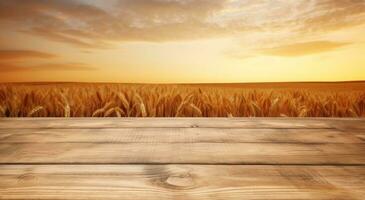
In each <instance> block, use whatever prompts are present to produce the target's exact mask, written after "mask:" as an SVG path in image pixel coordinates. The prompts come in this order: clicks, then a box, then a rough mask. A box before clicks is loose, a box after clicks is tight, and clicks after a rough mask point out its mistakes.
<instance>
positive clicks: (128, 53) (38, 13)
mask: <svg viewBox="0 0 365 200" xmlns="http://www.w3.org/2000/svg"><path fill="white" fill-rule="evenodd" d="M348 80H365V0H0V81H1V82H14V81H16V82H19V81H21V82H22V81H82V82H131V83H136V82H138V83H202V82H204V83H207V82H211V83H217V82H278V81H285V82H286V81H348Z"/></svg>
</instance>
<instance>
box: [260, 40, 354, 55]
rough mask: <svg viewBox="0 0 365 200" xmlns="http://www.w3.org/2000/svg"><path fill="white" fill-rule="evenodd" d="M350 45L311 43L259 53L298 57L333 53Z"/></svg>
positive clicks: (286, 46) (264, 50) (263, 50)
mask: <svg viewBox="0 0 365 200" xmlns="http://www.w3.org/2000/svg"><path fill="white" fill-rule="evenodd" d="M349 44H350V43H342V42H331V41H311V42H303V43H295V44H289V45H283V46H278V47H273V48H267V49H261V50H258V52H259V53H262V54H265V55H273V56H284V57H296V56H305V55H309V54H317V53H323V52H327V51H332V50H334V49H337V48H340V47H343V46H346V45H349Z"/></svg>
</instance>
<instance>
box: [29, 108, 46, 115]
mask: <svg viewBox="0 0 365 200" xmlns="http://www.w3.org/2000/svg"><path fill="white" fill-rule="evenodd" d="M43 109H44V108H43V106H36V107H35V108H33V109H32V110H31V111H30V112H29V113H28V114H27V117H32V116H33V115H34V114H35V113H37V112H39V111H41V110H43Z"/></svg>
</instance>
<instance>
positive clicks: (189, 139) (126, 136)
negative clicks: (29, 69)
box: [0, 128, 365, 143]
mask: <svg viewBox="0 0 365 200" xmlns="http://www.w3.org/2000/svg"><path fill="white" fill-rule="evenodd" d="M57 142H78V143H85V142H86V143H244V142H245V143H250V142H252V143H258V142H260V143H365V131H361V132H359V131H347V132H346V131H340V130H336V129H242V128H236V129H230V128H122V129H120V128H119V129H115V128H114V129H113V128H106V129H104V128H101V129H86V128H85V129H40V128H37V129H35V128H33V129H0V143H57Z"/></svg>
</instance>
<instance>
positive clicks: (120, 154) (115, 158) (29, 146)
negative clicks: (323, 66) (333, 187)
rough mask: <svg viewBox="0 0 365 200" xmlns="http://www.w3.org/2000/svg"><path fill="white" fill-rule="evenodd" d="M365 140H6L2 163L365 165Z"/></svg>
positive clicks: (0, 149) (1, 149)
mask: <svg viewBox="0 0 365 200" xmlns="http://www.w3.org/2000/svg"><path fill="white" fill-rule="evenodd" d="M364 155H365V145H364V144H287V143H116V144H113V143H2V144H0V163H6V164H10V163H72V164H77V163H80V164H81V163H102V164H111V163H117V164H122V163H123V164H132V163H133V164H137V163H138V164H141V163H143V164H150V163H154V164H166V163H174V164H193V163H194V164H308V165H312V164H326V165H330V164H334V165H350V164H357V165H363V164H365V156H364Z"/></svg>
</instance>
